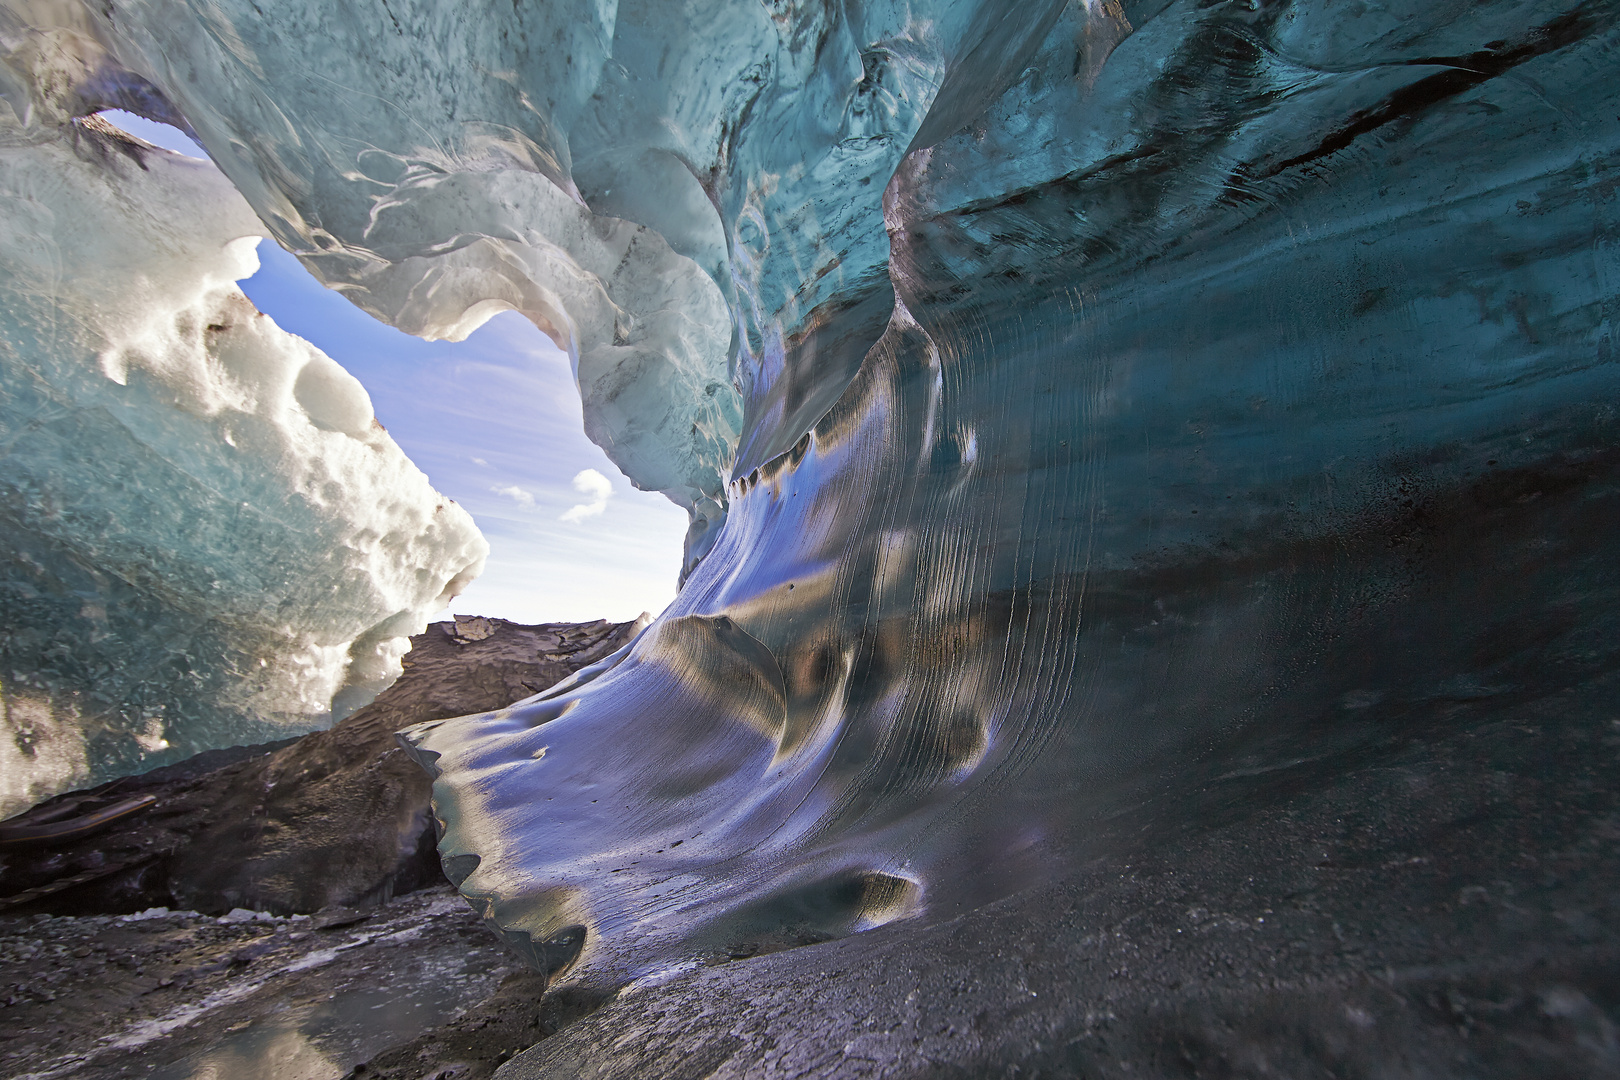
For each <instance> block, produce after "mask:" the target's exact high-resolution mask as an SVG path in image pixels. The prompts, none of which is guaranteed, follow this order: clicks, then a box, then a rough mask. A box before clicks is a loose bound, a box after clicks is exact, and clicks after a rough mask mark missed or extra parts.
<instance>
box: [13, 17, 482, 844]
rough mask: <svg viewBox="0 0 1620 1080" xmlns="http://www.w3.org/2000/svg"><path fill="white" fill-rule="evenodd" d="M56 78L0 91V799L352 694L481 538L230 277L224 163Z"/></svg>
mask: <svg viewBox="0 0 1620 1080" xmlns="http://www.w3.org/2000/svg"><path fill="white" fill-rule="evenodd" d="M31 43H32V46H33V47H34V48H35V50H36V56H35V57H34V59H35V60H37V59H38V56H37V53H38V52H42V51H46V50H45V49H44V47H43V45H42V44H41V42H40V38H39V37H38V36H35V37H33V38H32V41H31ZM8 44H9V45H11V46H12V48H13V51H12V53H11V56H10V62H11V63H13V65H14V66H13V67H12V68H11V69H9V70H11V71H12V72H13V73H14V72H15V71H16V67H18V66H21V67H24V68H25V69H26V68H27V60H28V59H29V58H28V57H27V56H24V57H22V58H19V57H18V56H17V50H19V49H21V50H22V51H24V52H26V51H27V49H28V48H29V46H30V39H29V38H27V37H23V36H14V37H12V38H11V39H10V40H9V41H8ZM56 47H57V48H58V52H57V53H56V56H57V58H60V42H57V43H56ZM47 58H49V57H47ZM38 67H39V65H38V64H37V63H36V65H35V69H36V74H37V68H38ZM50 89H51V88H50V86H49V85H48V84H47V85H46V86H45V90H46V91H47V94H46V96H45V97H44V98H43V99H42V100H41V101H39V102H37V103H36V104H35V107H34V108H33V109H32V110H30V109H28V108H26V107H25V108H23V109H22V110H21V111H22V113H23V116H19V115H18V110H17V104H18V103H17V102H16V101H15V100H11V101H10V107H9V108H8V107H7V106H6V105H0V206H3V207H4V211H3V216H0V263H3V264H4V267H5V274H4V277H3V279H0V446H3V450H0V456H3V461H4V468H3V474H0V548H3V551H4V554H3V555H0V701H3V703H4V707H5V724H4V727H3V729H0V777H3V786H0V813H5V812H9V811H14V810H16V809H20V808H21V807H22V806H24V805H26V804H27V803H29V802H31V801H33V800H34V799H37V798H39V797H41V796H43V795H47V794H50V793H52V792H53V791H55V790H59V789H60V788H62V787H63V786H67V785H70V784H72V783H76V782H84V781H95V780H101V779H106V778H108V777H110V776H114V775H119V774H120V773H122V772H127V771H130V770H131V769H139V768H143V767H150V766H151V765H154V764H158V763H161V762H162V761H164V760H166V759H173V758H176V757H182V756H186V755H187V754H189V753H195V752H196V751H198V750H201V749H206V748H209V747H212V746H220V745H233V744H236V743H239V742H258V741H265V740H267V739H272V738H279V737H283V736H286V735H290V734H296V733H300V732H302V731H306V730H309V729H310V728H312V727H315V726H319V725H320V724H322V723H323V722H325V721H327V720H328V719H329V718H330V716H331V714H332V712H333V711H334V709H335V710H337V711H340V712H341V711H344V710H347V709H351V708H353V707H355V706H357V705H359V704H362V703H363V702H364V701H366V700H368V699H369V697H370V696H371V695H373V694H375V693H376V692H377V690H379V689H381V688H382V687H383V686H386V685H387V684H388V683H389V682H390V681H392V679H393V678H394V677H395V676H396V675H397V674H398V672H399V657H400V656H401V655H402V653H403V651H404V649H405V648H406V637H407V635H409V634H411V633H414V632H417V631H419V630H421V629H422V627H423V625H424V623H425V621H426V618H427V616H428V615H429V614H431V613H432V612H434V611H436V610H438V609H439V608H441V607H442V606H443V603H444V601H445V600H446V599H447V598H448V597H449V596H450V595H451V594H454V593H456V592H458V591H459V590H460V589H461V587H462V586H463V585H464V584H465V583H466V582H467V581H469V580H470V579H471V578H472V577H473V576H474V575H476V574H477V572H478V570H479V569H480V568H481V566H482V563H483V559H484V555H485V553H486V551H487V547H486V545H485V544H484V542H483V539H482V537H480V536H479V534H478V531H477V529H476V528H475V527H474V526H473V523H472V520H471V518H470V517H469V516H468V515H467V514H466V513H465V512H464V511H462V510H461V509H460V508H459V507H458V506H456V505H455V504H453V503H451V502H449V501H448V500H447V499H445V498H444V497H443V496H441V495H439V494H438V493H437V492H435V491H433V489H432V488H431V487H430V486H429V484H428V482H427V478H426V477H425V476H423V475H422V474H421V472H420V471H418V470H417V469H416V468H415V467H414V466H413V465H412V464H411V463H410V462H409V461H408V460H407V459H406V458H405V456H404V454H403V453H402V452H401V451H400V449H399V448H398V447H397V446H396V445H395V444H394V442H393V441H392V440H391V439H390V438H389V437H388V435H387V434H386V433H385V432H384V431H383V430H382V428H381V426H380V425H379V424H378V423H377V421H376V420H375V418H374V417H373V416H372V410H371V401H370V398H369V397H368V396H367V394H366V391H365V389H364V388H363V387H362V386H361V385H360V384H359V383H358V382H357V381H356V380H355V379H354V378H353V377H352V376H350V375H349V374H348V373H347V372H345V371H344V370H343V369H342V368H341V367H340V366H338V365H337V364H336V363H334V362H333V361H332V360H331V359H329V358H328V357H326V356H325V355H323V354H322V353H321V352H319V351H318V350H316V349H315V348H314V347H312V346H311V345H309V344H308V343H307V342H305V341H303V340H301V339H299V338H296V337H293V336H292V335H290V334H287V333H285V332H283V331H281V330H280V329H279V328H278V327H276V325H275V324H274V323H273V322H272V321H271V320H270V319H269V318H267V317H265V316H263V315H261V314H259V313H258V312H257V311H255V310H254V308H253V306H252V305H251V304H250V303H249V302H248V300H247V299H246V298H245V297H244V296H243V295H242V293H241V292H240V290H238V289H237V288H236V286H235V281H236V280H237V279H239V278H242V277H245V276H247V275H249V274H251V273H252V272H253V271H254V269H256V267H257V258H256V256H255V255H254V250H253V249H254V245H255V244H256V243H257V237H256V234H258V233H261V232H262V231H263V227H262V226H261V225H260V224H259V222H258V220H257V219H256V218H255V217H254V216H253V214H252V212H251V210H250V209H249V208H248V206H247V205H246V203H245V202H243V200H242V199H241V197H240V196H239V195H238V194H237V193H236V192H235V190H234V189H232V187H231V186H230V184H229V183H228V182H227V181H226V180H225V179H224V177H223V176H221V175H220V173H219V171H218V170H217V169H215V168H214V167H213V166H212V165H209V164H208V163H207V162H204V161H198V160H194V159H190V158H185V157H182V156H180V155H178V154H173V153H170V152H168V151H163V150H158V149H155V148H153V147H150V146H148V145H146V144H143V143H139V142H138V141H135V140H133V139H131V138H129V137H127V136H124V135H123V134H122V133H120V132H118V131H116V130H115V129H113V128H111V127H109V126H107V125H106V124H104V123H102V122H101V121H99V120H96V119H93V118H92V119H88V120H83V121H79V122H74V121H72V120H71V119H70V117H69V116H68V115H64V114H63V112H58V113H57V114H56V115H55V116H52V115H51V108H52V106H60V105H61V104H62V102H61V101H60V99H52V98H50V97H49V96H48V91H49V90H50ZM8 100H9V99H8ZM69 104H72V102H69ZM24 118H26V119H28V120H29V122H28V123H26V124H25V123H22V122H21V121H22V120H23V119H24Z"/></svg>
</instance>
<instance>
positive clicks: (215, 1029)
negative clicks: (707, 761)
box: [0, 619, 637, 1080]
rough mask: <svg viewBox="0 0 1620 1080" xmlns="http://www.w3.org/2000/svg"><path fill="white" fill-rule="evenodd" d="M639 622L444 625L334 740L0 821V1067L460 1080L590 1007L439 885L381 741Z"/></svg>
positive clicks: (502, 701) (298, 743) (398, 758)
mask: <svg viewBox="0 0 1620 1080" xmlns="http://www.w3.org/2000/svg"><path fill="white" fill-rule="evenodd" d="M636 629H637V626H636V624H631V623H620V624H614V623H606V622H598V623H588V624H578V625H574V624H552V625H543V626H519V625H516V624H512V623H506V622H503V621H501V620H496V619H458V620H457V621H456V622H453V623H438V624H435V625H434V626H431V627H429V628H428V630H427V632H425V633H424V634H421V635H419V636H418V637H416V638H414V639H412V646H413V647H412V651H411V653H410V655H409V656H408V657H407V658H406V661H405V669H406V670H405V674H404V676H403V677H402V678H401V679H400V680H399V681H398V682H397V683H395V685H394V686H393V687H391V688H390V689H389V690H387V691H385V692H384V693H383V694H382V695H380V696H379V697H378V699H377V701H376V702H374V703H373V704H371V705H369V706H367V707H366V708H364V709H361V710H360V711H358V712H356V713H355V714H354V715H353V716H351V717H349V718H348V719H346V720H344V721H343V722H342V723H340V724H338V725H337V726H335V727H334V728H333V729H331V730H330V731H323V732H317V733H315V734H313V735H309V736H306V737H304V738H302V739H298V740H293V741H291V742H288V743H284V744H274V745H271V746H264V747H246V748H236V749H235V750H230V751H218V752H214V753H211V754H206V755H201V756H199V757H198V758H196V759H193V760H192V761H190V762H185V763H181V764H180V765H177V766H172V767H170V768H167V769H162V770H156V771H154V772H152V773H147V774H144V775H142V776H138V777H128V778H125V779H124V780H121V781H115V782H113V783H111V784H107V785H103V786H102V787H100V788H96V789H92V790H90V791H85V792H75V793H70V794H68V795H64V796H61V797H59V798H57V799H53V800H50V801H49V802H47V803H44V804H41V805H40V806H38V807H35V808H34V809H33V810H31V811H29V813H27V814H24V815H22V816H21V817H19V818H14V819H12V820H11V821H8V822H5V823H3V824H0V1075H4V1076H7V1077H16V1078H30V1080H44V1078H54V1077H86V1078H93V1080H102V1078H106V1080H113V1078H120V1080H121V1078H134V1077H139V1078H142V1080H148V1078H151V1080H261V1078H262V1080H337V1078H339V1077H342V1076H344V1075H345V1074H348V1075H350V1076H352V1077H368V1078H369V1077H381V1078H384V1080H422V1078H425V1077H434V1078H437V1080H452V1078H454V1080H478V1078H481V1077H487V1076H490V1075H492V1074H493V1072H494V1071H495V1069H496V1068H497V1067H498V1066H499V1065H500V1064H501V1063H502V1062H504V1061H506V1060H507V1059H508V1058H509V1057H511V1056H512V1055H513V1054H515V1053H517V1052H518V1051H520V1050H522V1049H523V1048H525V1047H527V1046H530V1045H532V1044H533V1043H535V1042H536V1041H538V1040H539V1039H541V1038H542V1037H543V1036H544V1035H546V1034H548V1033H549V1032H550V1031H552V1030H555V1029H556V1027H558V1026H560V1025H561V1024H562V1023H564V1022H566V1021H567V1020H568V1019H570V1018H571V1017H573V1016H575V1015H578V1014H579V1013H580V1012H582V1011H588V1010H589V1009H590V1008H591V1007H593V1006H594V1004H595V1003H594V1002H591V1001H582V1000H576V999H575V997H574V996H570V995H569V994H568V993H566V992H562V993H557V994H553V995H552V996H551V997H550V998H548V999H546V1000H545V1001H544V1003H542V1000H541V997H542V991H543V990H544V989H545V987H544V980H543V979H542V978H541V977H540V976H539V975H537V974H536V973H533V972H531V971H528V970H527V969H525V968H524V967H523V966H522V965H521V963H519V962H518V961H517V960H516V958H514V957H513V956H512V955H511V954H510V953H508V952H507V951H506V950H505V948H504V947H503V946H502V945H501V943H500V941H499V940H498V939H497V938H496V937H495V936H494V935H493V934H491V933H489V932H488V931H487V930H486V929H484V927H483V926H482V925H481V923H480V920H479V918H478V916H477V915H476V914H475V913H474V912H473V911H472V910H470V909H469V908H468V907H467V905H466V903H465V902H463V901H462V900H461V899H460V897H459V896H458V895H457V894H456V893H455V892H454V890H452V889H450V888H449V886H448V884H447V883H446V882H445V881H444V880H443V876H442V874H441V873H440V871H439V869H438V862H437V858H436V855H435V854H434V851H433V837H434V834H433V830H432V827H431V821H430V817H429V810H428V801H427V800H428V790H429V784H428V782H427V778H426V776H425V775H423V774H422V773H421V770H419V769H418V768H417V767H416V766H415V765H414V764H412V763H411V762H410V761H409V760H407V759H406V758H405V756H404V754H403V752H402V751H400V750H399V749H398V747H397V746H396V745H395V742H394V739H393V733H394V732H395V731H397V730H399V729H400V728H402V727H404V726H406V725H408V724H412V723H417V722H419V721H424V720H432V719H437V718H440V717H446V716H457V715H462V714H465V713H469V712H478V711H482V710H487V709H493V708H499V707H501V706H504V705H508V704H511V703H512V702H513V701H515V700H518V699H520V698H523V697H527V696H529V695H531V694H533V693H536V692H538V691H540V690H543V689H545V688H547V687H549V686H551V685H553V684H555V683H556V682H557V681H559V680H560V679H562V678H565V677H566V676H567V675H569V674H571V673H572V672H573V671H575V670H577V669H578V668H580V667H583V666H585V665H586V664H590V663H594V662H595V661H596V660H599V659H601V658H603V657H605V656H607V655H608V654H609V653H611V652H613V651H614V650H615V649H617V648H619V647H620V646H621V645H623V644H624V643H626V642H627V641H628V640H629V639H630V638H631V637H632V636H634V632H635V630H636ZM130 806H134V807H135V809H133V810H129V809H121V808H127V807H130ZM109 811H111V812H114V813H121V815H122V816H117V817H115V818H113V819H112V820H108V821H103V820H102V817H104V816H105V815H106V814H107V813H108V812H109ZM98 815H100V816H98ZM76 823H77V824H76ZM171 908H173V909H174V910H171Z"/></svg>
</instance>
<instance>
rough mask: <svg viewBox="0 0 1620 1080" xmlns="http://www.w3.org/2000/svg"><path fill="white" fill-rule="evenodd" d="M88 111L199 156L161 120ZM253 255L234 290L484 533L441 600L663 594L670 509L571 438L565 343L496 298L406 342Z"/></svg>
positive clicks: (273, 258) (263, 253)
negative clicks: (461, 582) (333, 365)
mask: <svg viewBox="0 0 1620 1080" xmlns="http://www.w3.org/2000/svg"><path fill="white" fill-rule="evenodd" d="M103 116H105V117H106V118H107V119H108V120H110V121H112V122H113V123H115V124H117V125H118V126H119V127H122V128H124V129H125V130H126V131H129V132H130V133H131V134H134V135H138V136H140V137H141V138H143V139H146V140H148V141H150V142H153V143H156V144H158V145H159V146H164V147H167V148H168V149H171V150H177V151H179V152H180V153H184V154H191V155H192V156H196V157H201V156H204V155H203V153H202V151H201V149H200V148H199V147H198V146H197V145H196V144H195V143H193V142H191V140H189V139H187V138H186V137H185V136H184V135H182V134H181V133H180V132H178V131H176V130H175V129H174V128H171V127H168V126H167V125H163V124H154V123H152V122H151V121H148V120H143V119H141V118H140V117H138V116H131V115H129V114H128V113H122V112H108V113H104V114H103ZM259 259H260V262H261V264H262V265H261V268H260V270H259V272H258V273H257V274H255V275H253V277H251V278H248V279H247V280H245V281H243V282H241V283H240V284H241V287H242V291H243V292H245V293H247V295H248V297H249V298H250V299H252V301H253V303H254V304H255V305H256V306H257V307H258V308H259V310H260V311H263V312H264V313H266V314H267V315H269V316H270V317H271V318H272V319H274V320H275V321H276V323H277V324H278V325H280V326H281V327H282V328H283V329H285V330H288V331H290V332H292V333H294V334H297V335H299V336H300V337H302V338H305V339H307V340H309V341H311V342H313V343H314V344H315V345H316V346H318V347H319V348H320V349H321V350H322V351H323V352H325V353H326V354H327V355H328V356H330V357H332V358H333V359H334V360H336V361H337V362H338V363H340V364H342V365H343V366H344V367H345V368H347V369H348V370H349V371H351V372H353V373H354V375H355V377H356V378H358V379H359V380H360V381H361V382H362V383H363V384H364V385H365V387H366V389H367V390H368V391H369V392H370V393H371V401H372V404H373V406H374V407H375V408H376V411H377V419H378V420H380V421H381V422H382V424H383V426H384V427H386V428H387V429H388V433H389V434H390V435H392V436H393V437H394V440H395V441H396V442H398V443H399V445H400V446H401V447H402V448H403V449H404V450H405V453H406V454H408V455H409V456H410V458H411V460H412V461H414V462H416V464H417V466H418V467H419V468H420V469H421V470H422V471H423V472H425V473H427V475H428V476H429V477H430V478H431V479H432V481H433V484H434V486H435V487H437V488H438V489H439V490H440V491H442V492H444V493H445V494H446V495H448V496H450V497H451V498H452V499H455V500H456V501H457V502H458V503H460V504H461V505H462V506H464V507H466V508H467V510H468V511H470V512H471V513H472V515H473V517H474V519H476V520H477V522H478V527H479V528H480V529H482V530H483V533H484V536H485V537H487V538H488V539H489V545H490V549H491V552H490V558H489V567H488V569H487V570H485V572H484V575H483V577H481V578H479V579H478V580H477V581H476V582H474V583H473V585H472V587H471V588H470V589H468V591H467V592H466V593H465V594H464V595H463V596H461V597H459V598H457V600H456V601H455V602H454V603H453V604H451V610H453V611H454V612H456V613H457V614H462V615H497V616H500V617H502V618H506V619H513V620H515V621H518V622H556V621H570V622H575V621H586V620H590V619H599V618H608V619H615V620H623V619H632V618H634V617H635V616H637V615H639V614H640V613H641V612H642V611H650V612H652V613H653V614H655V615H656V614H657V613H658V612H659V611H661V610H662V609H663V608H664V606H665V605H667V604H668V603H669V601H670V600H672V599H674V596H675V579H676V575H677V574H678V573H679V571H680V561H681V539H682V537H683V536H684V535H685V532H686V513H685V511H683V510H680V509H678V508H677V507H676V506H675V505H674V504H673V503H671V502H670V501H669V500H668V499H665V498H664V497H663V496H662V495H658V494H654V493H650V492H644V491H637V490H636V489H635V488H634V487H632V486H631V484H630V481H629V480H627V479H625V477H624V476H623V474H621V473H620V472H619V471H618V470H617V469H616V468H614V466H613V463H612V462H610V461H609V460H608V458H607V455H606V454H604V453H603V452H602V451H601V449H600V448H599V447H597V446H596V445H595V444H594V443H592V442H591V441H590V440H589V439H587V438H586V437H585V432H584V426H583V422H582V420H581V417H580V406H579V392H578V391H577V390H576V389H575V388H574V382H573V376H572V374H571V373H570V371H569V366H568V357H567V356H566V355H565V354H564V353H563V352H561V351H560V350H559V349H557V347H556V346H555V345H553V344H552V343H551V340H550V339H549V338H547V337H546V336H545V335H543V334H541V333H540V331H538V330H536V329H535V328H534V326H533V325H532V324H531V323H529V321H528V320H526V319H524V318H523V317H522V316H521V315H518V314H517V313H516V312H510V311H509V312H506V313H504V314H501V315H498V316H496V317H495V318H493V319H491V320H490V321H489V322H487V323H485V324H484V325H483V326H482V327H481V328H479V329H478V330H477V331H476V332H474V333H473V334H472V335H471V336H469V337H468V338H467V340H465V341H461V342H446V341H432V342H429V341H422V340H420V339H418V338H414V337H411V336H410V335H409V334H404V333H401V332H400V331H398V330H395V329H394V328H393V327H390V326H387V325H384V324H383V323H380V322H378V321H377V320H375V319H373V318H372V317H371V316H369V315H367V314H366V313H365V312H363V311H361V310H360V309H359V308H357V307H355V306H354V305H353V304H350V303H349V302H348V301H347V300H345V299H343V298H342V297H341V296H339V295H338V294H337V293H334V292H332V291H330V290H328V289H326V288H323V287H322V286H321V285H320V284H319V283H318V282H316V281H315V279H314V278H312V277H311V276H310V275H309V272H308V271H306V270H305V269H304V268H303V266H302V265H300V264H299V262H298V260H297V259H295V258H293V257H292V256H291V255H289V254H288V253H287V252H285V251H283V250H282V249H281V248H280V247H278V246H277V245H276V244H275V243H274V242H272V241H269V240H264V241H261V242H260V244H259ZM592 471H594V473H596V474H599V477H598V476H593V475H592V474H591V473H592ZM582 474H583V476H582ZM576 478H577V479H578V481H579V482H578V484H577V485H576ZM604 481H605V482H604ZM604 491H610V493H609V494H606V495H605V497H604V495H603V492H604ZM598 507H600V508H599V509H598Z"/></svg>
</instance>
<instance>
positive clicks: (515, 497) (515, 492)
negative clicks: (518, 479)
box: [489, 481, 577, 508]
mask: <svg viewBox="0 0 1620 1080" xmlns="http://www.w3.org/2000/svg"><path fill="white" fill-rule="evenodd" d="M576 483H577V481H576ZM489 490H491V491H493V492H494V493H495V494H497V495H505V496H506V497H507V498H508V499H511V500H512V501H513V502H515V503H517V504H518V505H519V506H527V507H530V508H532V507H533V506H534V496H533V495H531V494H529V493H528V492H527V491H524V490H523V489H522V488H520V487H518V486H517V485H516V484H509V485H507V486H506V487H492V488H490V489H489Z"/></svg>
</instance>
